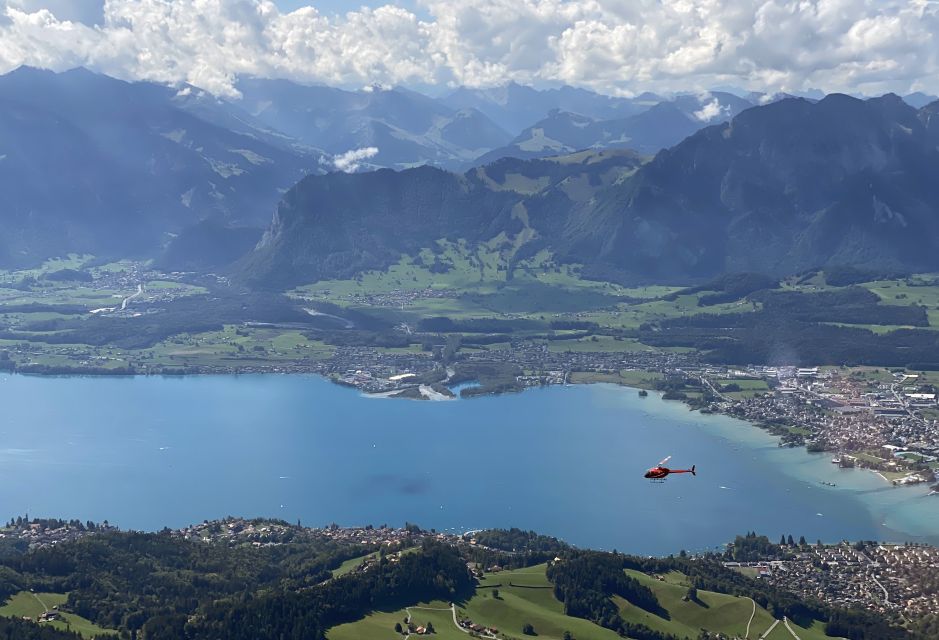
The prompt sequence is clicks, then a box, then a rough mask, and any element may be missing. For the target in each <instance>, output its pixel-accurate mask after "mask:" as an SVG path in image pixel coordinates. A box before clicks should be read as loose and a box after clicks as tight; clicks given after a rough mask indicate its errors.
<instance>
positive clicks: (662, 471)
mask: <svg viewBox="0 0 939 640" xmlns="http://www.w3.org/2000/svg"><path fill="white" fill-rule="evenodd" d="M671 459H672V456H668V457H667V458H665V459H664V460H662V461H661V462H660V463H658V464H657V465H655V466H654V467H652V468H651V469H649V470H648V471H646V475H645V477H646V478H648V479H649V480H652V481H653V482H656V481H658V482H665V477H666V476H667V475H668V474H670V473H690V474H691V475H693V476H696V475H698V474H697V473H695V472H694V465H691V468H690V469H669V468H668V467H666V466H664V465H665V463H666V462H668V461H669V460H671Z"/></svg>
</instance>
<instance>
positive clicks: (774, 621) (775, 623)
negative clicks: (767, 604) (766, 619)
mask: <svg viewBox="0 0 939 640" xmlns="http://www.w3.org/2000/svg"><path fill="white" fill-rule="evenodd" d="M777 624H779V620H773V624H771V625H770V626H769V629H767V630H766V631H764V632H763V635H761V636H760V640H763V638H765V637H766V636H768V635H769V634H771V633H772V632H773V629H775V628H776V625H777Z"/></svg>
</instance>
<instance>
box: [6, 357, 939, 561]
mask: <svg viewBox="0 0 939 640" xmlns="http://www.w3.org/2000/svg"><path fill="white" fill-rule="evenodd" d="M0 397H2V398H3V401H4V406H5V408H6V411H5V412H4V415H3V416H0V433H2V434H3V436H4V447H6V448H5V449H3V448H0V461H2V464H0V503H2V504H4V505H6V507H7V509H9V510H10V511H11V514H15V513H25V512H28V513H31V514H34V513H45V514H56V515H57V516H60V517H61V516H63V515H64V516H68V517H77V518H79V519H81V520H86V519H91V520H102V519H103V518H111V519H113V520H115V521H117V522H120V523H121V525H122V526H126V527H128V528H133V529H137V530H150V529H153V528H154V527H157V528H158V527H160V526H163V525H164V524H166V525H168V526H181V525H183V524H186V523H187V522H193V521H200V520H201V519H203V518H206V517H209V518H210V519H211V518H214V517H223V516H225V515H227V514H231V513H248V514H256V515H259V516H267V517H278V518H282V519H284V520H287V521H296V520H297V519H302V521H303V522H305V523H317V524H327V523H329V522H337V523H346V524H348V523H356V522H372V523H375V524H376V525H377V524H379V523H383V522H390V523H399V522H401V521H404V520H407V521H410V522H417V523H419V524H421V526H424V527H435V528H437V529H438V530H440V531H445V530H464V529H469V528H493V527H512V526H519V527H524V528H526V529H533V530H538V531H544V532H545V533H547V534H550V535H555V536H557V537H559V538H563V539H566V540H569V541H571V542H573V543H574V544H578V545H580V546H590V547H595V548H614V547H618V548H623V547H624V546H625V545H626V544H627V543H628V544H629V545H630V547H631V548H635V549H636V550H637V552H639V553H644V554H650V555H652V554H659V553H668V552H669V550H674V549H675V548H685V549H687V550H696V549H697V550H706V549H708V548H713V547H714V545H720V544H723V543H726V542H727V541H728V540H732V539H733V536H734V535H736V534H738V533H741V532H743V531H747V530H754V529H755V530H758V531H761V532H764V533H767V534H772V535H774V536H777V535H778V534H779V532H780V531H785V532H787V533H789V532H791V533H793V534H796V535H800V534H802V533H804V534H805V535H806V536H807V537H809V538H811V539H815V538H821V539H823V540H826V541H836V540H839V539H842V538H847V539H878V540H900V541H904V540H918V541H930V542H933V543H935V542H939V520H936V519H935V518H934V517H933V515H931V514H932V513H933V511H934V510H933V508H932V507H933V502H932V501H927V502H928V504H927V503H924V502H922V501H918V500H916V498H917V497H918V496H919V495H920V493H921V491H920V490H919V489H914V488H897V489H892V488H890V489H888V488H885V487H884V486H883V485H882V483H881V481H880V479H876V478H874V477H873V476H871V475H870V474H858V473H855V472H854V471H856V470H838V469H833V468H832V467H833V465H831V464H830V462H829V461H828V460H825V459H824V457H823V456H820V455H813V454H808V455H806V454H805V453H804V452H798V451H792V450H790V449H788V448H780V447H778V446H777V438H775V437H774V436H772V435H771V434H768V433H766V432H765V431H764V430H761V429H754V428H753V425H752V424H751V423H749V422H744V421H742V420H739V419H736V418H731V417H728V416H723V415H716V414H714V415H707V414H701V413H700V412H695V411H690V410H688V408H687V407H685V406H682V405H680V404H677V403H673V402H663V401H662V399H661V397H660V396H659V394H651V393H650V394H649V396H648V397H646V398H641V397H639V394H638V392H637V391H635V390H634V389H632V388H624V387H623V386H620V385H612V384H596V385H583V384H576V385H569V386H566V387H561V386H559V385H553V386H549V387H542V388H538V389H532V390H531V391H530V393H526V394H510V395H506V396H503V397H501V398H499V399H498V400H496V399H495V398H480V399H479V401H478V402H472V403H467V404H465V405H454V404H453V403H450V402H423V403H421V404H416V403H409V402H402V403H372V402H362V399H363V396H362V394H361V393H358V392H356V391H355V390H353V389H351V388H347V389H345V390H343V388H342V387H337V386H336V385H333V384H329V383H328V382H327V381H326V380H325V379H324V378H322V377H320V376H306V377H299V376H266V375H256V376H252V377H250V378H248V377H246V376H215V377H209V376H200V377H196V378H180V377H178V376H174V377H162V378H157V377H144V376H139V377H136V378H128V377H123V376H122V377H115V378H111V379H106V378H98V377H86V378H78V377H74V376H71V377H59V378H57V379H53V378H48V377H44V376H9V375H0ZM50 400H52V401H51V402H50ZM272 416H274V419H272ZM575 425H576V426H577V429H576V430H574V431H572V427H574V426H575ZM262 426H263V428H260V427H262ZM467 434H472V438H469V439H468V438H467V437H466V435H467ZM669 454H671V455H673V456H674V457H673V460H674V461H675V463H676V466H683V465H685V464H686V463H687V464H688V465H690V464H693V463H694V464H697V467H698V470H699V472H698V477H696V478H691V477H690V476H689V477H677V478H674V479H671V478H670V479H669V481H668V482H667V483H665V484H662V485H650V484H649V483H648V481H646V480H643V479H642V474H643V473H644V471H645V469H647V468H648V467H649V466H651V465H653V464H654V463H655V462H656V461H657V460H659V459H661V458H662V457H664V456H666V455H669ZM559 469H564V470H567V471H569V472H563V473H555V472H551V473H548V470H559ZM575 471H576V473H574V472H575ZM115 477H120V478H122V481H121V482H114V479H115ZM192 478H200V481H199V482H198V483H193V482H192ZM534 478H537V481H534V480H533V479H534ZM831 479H834V480H836V481H837V484H838V488H830V487H825V486H821V485H820V482H819V481H821V480H831ZM92 496H95V498H94V499H91V497H92ZM585 496H589V499H585ZM115 505H117V508H115ZM816 512H818V513H816ZM818 514H825V515H824V516H820V515H818ZM636 518H640V519H642V520H644V521H648V522H650V523H659V521H661V526H659V524H655V525H654V526H656V530H659V529H661V531H662V533H661V535H657V536H653V537H650V536H648V535H645V533H644V531H645V530H644V529H636V527H635V526H633V525H634V523H635V521H636Z"/></svg>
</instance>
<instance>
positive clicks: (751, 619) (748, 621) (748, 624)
mask: <svg viewBox="0 0 939 640" xmlns="http://www.w3.org/2000/svg"><path fill="white" fill-rule="evenodd" d="M748 600H749V601H750V602H752V603H753V612H752V613H751V614H750V619H749V620H747V632H746V633H745V634H743V637H744V638H749V637H750V624H751V623H752V622H753V616H755V615H756V600H754V599H753V598H748Z"/></svg>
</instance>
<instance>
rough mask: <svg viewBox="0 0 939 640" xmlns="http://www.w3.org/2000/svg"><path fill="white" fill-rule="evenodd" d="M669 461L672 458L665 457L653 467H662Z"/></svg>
mask: <svg viewBox="0 0 939 640" xmlns="http://www.w3.org/2000/svg"><path fill="white" fill-rule="evenodd" d="M671 459H672V456H665V459H664V460H662V461H661V462H660V463H658V464H657V465H655V466H657V467H661V466H662V465H664V464H665V463H666V462H668V461H669V460H671Z"/></svg>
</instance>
